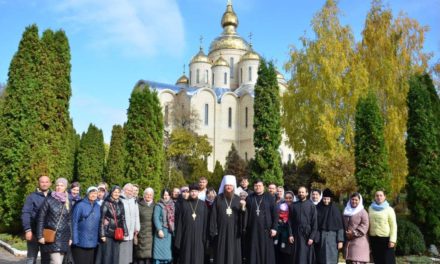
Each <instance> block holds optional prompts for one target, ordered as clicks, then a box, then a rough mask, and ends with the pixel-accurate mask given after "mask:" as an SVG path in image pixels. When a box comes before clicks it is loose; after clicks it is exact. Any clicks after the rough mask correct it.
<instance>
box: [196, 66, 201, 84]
mask: <svg viewBox="0 0 440 264" xmlns="http://www.w3.org/2000/svg"><path fill="white" fill-rule="evenodd" d="M196 82H197V83H200V70H199V69H197V73H196Z"/></svg>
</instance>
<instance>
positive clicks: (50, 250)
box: [22, 175, 397, 264]
mask: <svg viewBox="0 0 440 264" xmlns="http://www.w3.org/2000/svg"><path fill="white" fill-rule="evenodd" d="M50 187H51V180H50V178H49V177H48V176H40V177H39V179H38V188H37V190H36V191H35V192H33V193H31V194H30V195H29V196H28V197H27V199H26V202H25V204H24V206H23V211H22V223H23V228H24V232H25V237H26V240H27V246H28V256H27V257H28V258H27V263H36V259H37V254H38V252H39V251H41V263H59V264H61V263H63V260H64V261H66V259H69V261H71V262H73V263H81V264H89V263H97V264H101V263H103V264H118V263H120V264H125V263H127V264H128V263H142V264H147V263H161V264H162V263H167V264H170V263H181V264H203V263H219V264H240V263H250V264H271V263H276V264H284V263H289V264H294V263H295V264H296V263H299V264H302V263H304V264H306V263H307V264H309V263H332V264H334V263H338V256H339V251H343V256H344V258H345V260H346V261H347V263H368V262H370V261H371V262H374V263H379V264H388V263H395V256H394V247H395V244H396V239H397V224H396V216H395V213H394V210H393V208H392V207H391V206H390V205H389V204H388V202H387V201H386V197H385V193H384V192H383V191H381V190H378V191H377V192H376V193H375V199H374V201H373V202H372V204H371V206H370V207H369V209H368V213H367V211H366V210H365V209H364V206H363V200H362V196H361V194H359V193H353V194H352V195H350V199H349V201H348V202H347V205H346V207H345V209H344V210H343V212H341V211H340V210H339V207H338V206H337V203H335V201H334V195H333V193H332V191H331V190H329V189H325V190H324V191H322V192H321V191H320V190H312V191H311V193H310V198H309V193H308V190H307V188H305V187H299V188H298V190H297V193H296V195H295V194H294V193H293V192H292V191H286V192H285V191H284V188H283V187H282V186H278V187H277V186H276V185H275V184H269V185H268V186H267V191H266V188H265V186H264V183H263V181H261V180H256V181H255V182H254V186H253V187H254V188H253V190H252V191H251V190H250V189H249V188H248V187H249V181H248V179H247V178H242V179H241V181H240V186H237V181H236V178H235V176H232V175H226V176H224V177H223V179H222V183H221V186H220V188H219V190H218V193H217V192H216V190H214V189H212V188H208V181H207V179H206V178H204V177H202V178H201V179H200V180H199V182H198V183H196V184H192V185H190V186H184V187H182V188H180V189H179V188H174V189H173V190H168V189H163V190H161V192H160V200H159V201H157V202H155V200H154V193H155V190H153V189H152V188H150V187H148V188H146V189H145V190H144V191H143V194H142V196H141V197H138V193H139V186H137V185H135V184H131V183H128V184H126V185H125V186H124V187H123V188H121V187H119V186H113V187H112V188H111V189H109V188H108V186H107V184H105V183H100V184H98V185H97V186H90V187H88V188H87V191H86V195H85V197H83V198H81V197H80V185H79V184H78V183H76V182H75V183H72V184H71V186H70V189H69V190H68V182H67V180H66V179H64V178H59V179H57V180H56V182H55V189H54V190H53V191H50ZM51 236H52V237H51ZM370 249H371V253H372V257H373V259H370Z"/></svg>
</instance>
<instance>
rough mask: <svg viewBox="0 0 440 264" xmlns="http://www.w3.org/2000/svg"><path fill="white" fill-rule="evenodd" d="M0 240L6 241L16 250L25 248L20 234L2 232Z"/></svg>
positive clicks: (24, 242)
mask: <svg viewBox="0 0 440 264" xmlns="http://www.w3.org/2000/svg"><path fill="white" fill-rule="evenodd" d="M0 240H2V241H4V242H6V243H8V244H9V245H11V246H12V247H13V248H16V249H18V250H27V248H26V241H25V240H24V239H23V238H22V237H21V236H14V235H10V234H5V233H2V234H0Z"/></svg>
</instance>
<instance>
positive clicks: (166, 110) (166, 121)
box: [164, 105, 169, 127]
mask: <svg viewBox="0 0 440 264" xmlns="http://www.w3.org/2000/svg"><path fill="white" fill-rule="evenodd" d="M168 116H169V109H168V105H166V106H165V118H164V121H165V122H164V123H165V126H166V127H167V126H168V125H169V123H168Z"/></svg>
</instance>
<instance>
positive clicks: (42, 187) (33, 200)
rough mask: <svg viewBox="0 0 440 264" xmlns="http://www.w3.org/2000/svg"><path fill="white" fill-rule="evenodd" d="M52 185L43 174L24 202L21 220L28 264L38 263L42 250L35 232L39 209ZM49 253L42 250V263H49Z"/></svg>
mask: <svg viewBox="0 0 440 264" xmlns="http://www.w3.org/2000/svg"><path fill="white" fill-rule="evenodd" d="M51 185H52V183H51V181H50V178H49V177H48V176H46V175H42V176H40V177H39V178H38V188H37V190H36V191H35V192H33V193H31V194H30V195H29V196H28V197H27V198H26V202H25V203H24V206H23V209H22V214H21V222H22V224H23V231H24V233H25V237H26V241H27V260H26V263H27V264H35V263H37V256H38V251H40V244H38V242H37V239H36V236H35V232H36V227H37V219H38V211H39V210H40V208H41V206H42V205H43V202H44V200H45V199H46V196H47V194H48V193H49V192H50V191H49V188H50V186H51ZM49 262H50V257H49V254H46V253H44V254H43V253H42V252H41V263H42V264H44V263H49Z"/></svg>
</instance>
